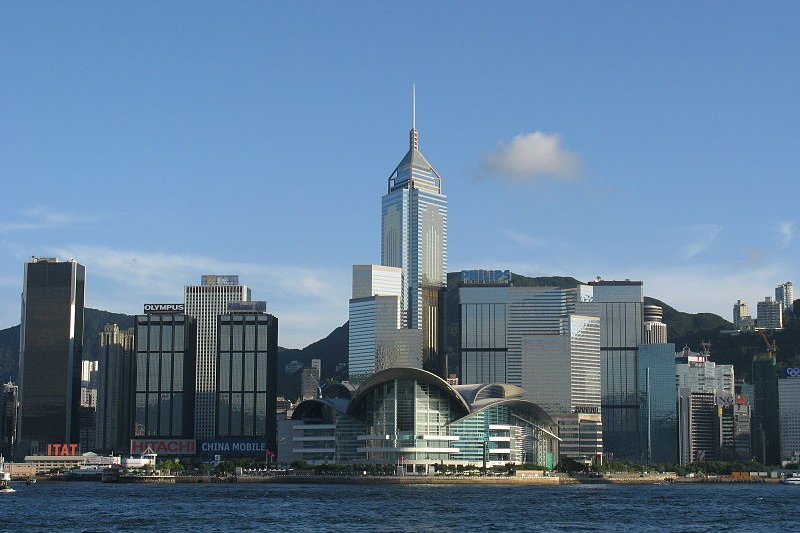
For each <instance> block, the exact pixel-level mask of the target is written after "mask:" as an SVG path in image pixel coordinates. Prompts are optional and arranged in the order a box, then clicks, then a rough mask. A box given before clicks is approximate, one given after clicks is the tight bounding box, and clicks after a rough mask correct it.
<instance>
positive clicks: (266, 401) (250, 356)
mask: <svg viewBox="0 0 800 533" xmlns="http://www.w3.org/2000/svg"><path fill="white" fill-rule="evenodd" d="M261 303H263V302H241V303H239V304H237V307H238V308H239V309H241V311H233V312H228V313H226V314H224V315H220V316H219V319H218V320H219V322H218V324H219V330H218V331H219V334H218V342H219V345H218V351H217V353H218V356H217V357H218V360H217V379H218V382H217V409H216V412H217V432H216V433H217V437H220V438H229V437H257V438H260V437H263V438H264V439H265V440H266V441H267V448H268V449H269V450H271V451H272V452H273V453H274V452H275V450H276V437H275V431H276V427H275V399H276V395H277V384H276V379H277V373H278V319H277V318H275V317H274V316H272V315H268V314H266V313H263V312H261V311H259V310H258V304H261ZM246 304H252V307H250V309H248V308H247V307H248V306H247V305H246Z"/></svg>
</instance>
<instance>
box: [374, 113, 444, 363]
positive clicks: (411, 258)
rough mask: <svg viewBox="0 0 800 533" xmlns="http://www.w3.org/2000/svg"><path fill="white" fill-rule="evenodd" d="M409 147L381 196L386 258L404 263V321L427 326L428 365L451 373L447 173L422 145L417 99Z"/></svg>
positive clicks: (392, 263)
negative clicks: (446, 339) (443, 308)
mask: <svg viewBox="0 0 800 533" xmlns="http://www.w3.org/2000/svg"><path fill="white" fill-rule="evenodd" d="M413 108H414V109H413V111H412V127H411V131H410V133H409V136H410V139H409V148H408V152H407V153H406V155H405V157H403V159H402V160H401V161H400V163H399V164H398V165H397V167H396V168H395V169H394V170H393V171H392V173H391V174H390V175H389V180H388V182H389V183H388V191H387V193H386V195H384V197H383V200H382V220H381V226H382V227H381V264H382V265H386V266H393V267H398V268H401V269H402V276H403V278H402V293H401V295H402V297H401V302H400V303H401V310H402V311H401V312H402V315H401V316H402V323H403V324H404V325H405V327H407V328H411V329H419V330H421V331H422V356H423V368H425V370H429V371H431V372H433V373H435V374H438V375H440V376H442V377H447V361H446V360H445V359H446V358H445V356H444V354H443V353H441V350H440V342H439V329H440V323H441V316H440V300H441V296H442V291H443V289H444V287H445V285H446V283H447V197H446V196H445V195H444V194H442V178H441V176H440V175H439V173H438V172H436V169H434V168H433V166H432V165H431V164H430V163H429V162H428V160H427V159H425V157H424V156H423V155H422V153H421V152H420V151H419V134H418V132H417V128H416V100H414V105H413Z"/></svg>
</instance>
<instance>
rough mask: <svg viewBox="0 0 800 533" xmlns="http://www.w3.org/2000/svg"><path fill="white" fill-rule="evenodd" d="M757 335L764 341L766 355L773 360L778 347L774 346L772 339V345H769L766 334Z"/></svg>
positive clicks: (760, 332) (761, 332)
mask: <svg viewBox="0 0 800 533" xmlns="http://www.w3.org/2000/svg"><path fill="white" fill-rule="evenodd" d="M758 333H759V334H760V335H761V338H762V339H764V344H766V345H767V355H768V356H770V357H773V358H774V357H775V353H776V352H777V351H778V345H777V344H775V339H772V343H771V344H770V342H769V339H768V338H767V334H766V333H764V332H763V331H759V332H758Z"/></svg>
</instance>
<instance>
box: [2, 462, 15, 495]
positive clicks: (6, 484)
mask: <svg viewBox="0 0 800 533" xmlns="http://www.w3.org/2000/svg"><path fill="white" fill-rule="evenodd" d="M4 466H5V461H4V460H3V456H2V455H0V492H1V493H8V492H16V491H15V490H14V489H12V488H11V474H10V473H8V472H6V471H5V470H4V469H3V467H4Z"/></svg>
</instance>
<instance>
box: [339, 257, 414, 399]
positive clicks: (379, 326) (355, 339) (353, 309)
mask: <svg viewBox="0 0 800 533" xmlns="http://www.w3.org/2000/svg"><path fill="white" fill-rule="evenodd" d="M402 280H403V271H402V269H400V268H396V267H388V266H380V265H353V297H352V298H351V299H350V326H349V327H350V335H349V345H348V354H349V362H348V364H349V366H348V371H349V375H350V381H352V382H355V383H358V382H360V381H362V380H364V379H366V378H367V377H369V376H370V375H372V374H374V373H375V372H379V371H381V370H384V369H386V368H390V367H401V366H402V367H413V368H420V367H421V365H422V347H421V346H420V330H419V329H408V328H406V327H404V326H405V324H403V323H402V316H403V313H402V309H401V301H402V290H403V288H402Z"/></svg>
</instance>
